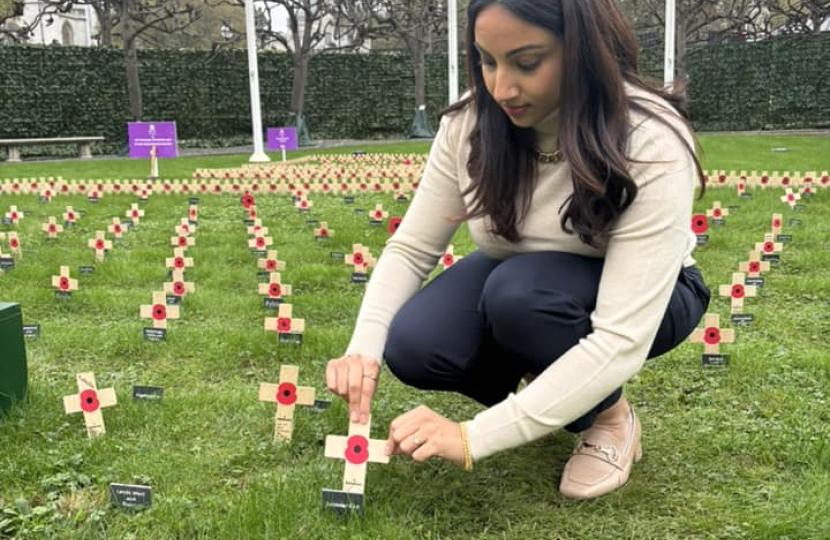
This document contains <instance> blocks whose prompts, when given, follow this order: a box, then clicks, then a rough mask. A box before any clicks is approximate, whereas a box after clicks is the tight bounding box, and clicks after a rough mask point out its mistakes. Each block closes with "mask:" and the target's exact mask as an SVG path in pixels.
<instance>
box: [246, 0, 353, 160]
mask: <svg viewBox="0 0 830 540" xmlns="http://www.w3.org/2000/svg"><path fill="white" fill-rule="evenodd" d="M264 4H265V7H264V9H262V10H260V11H259V13H258V14H257V40H258V44H259V46H260V47H262V48H267V47H269V46H271V45H276V46H277V47H279V48H281V49H282V50H284V51H285V52H287V53H288V55H289V57H290V58H291V65H292V68H293V81H292V83H291V104H290V110H289V116H288V122H287V123H288V125H292V126H296V127H297V132H298V139H299V143H300V144H301V145H308V144H311V137H310V136H309V133H308V126H307V124H306V122H305V119H304V118H303V108H304V106H305V91H306V86H307V82H308V66H309V62H310V61H311V58H312V57H313V56H314V55H316V54H319V53H321V52H334V51H347V50H354V49H356V48H358V47H360V46H361V45H362V43H363V37H362V36H360V35H358V34H357V33H356V32H355V31H354V28H353V27H351V26H349V25H347V21H346V20H344V19H341V18H339V17H338V16H337V10H336V4H335V2H334V1H332V0H265V1H264ZM280 14H282V15H284V16H285V18H286V20H287V27H286V28H284V29H283V28H275V19H279V18H280Z"/></svg>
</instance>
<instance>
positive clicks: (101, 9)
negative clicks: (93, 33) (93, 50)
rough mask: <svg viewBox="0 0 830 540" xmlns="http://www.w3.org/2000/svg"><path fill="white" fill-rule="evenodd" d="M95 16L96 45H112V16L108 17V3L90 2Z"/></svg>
mask: <svg viewBox="0 0 830 540" xmlns="http://www.w3.org/2000/svg"><path fill="white" fill-rule="evenodd" d="M92 7H93V9H94V10H95V16H96V17H98V28H99V30H98V46H99V47H112V18H111V17H110V13H109V9H110V3H109V2H104V3H103V4H98V3H95V4H92Z"/></svg>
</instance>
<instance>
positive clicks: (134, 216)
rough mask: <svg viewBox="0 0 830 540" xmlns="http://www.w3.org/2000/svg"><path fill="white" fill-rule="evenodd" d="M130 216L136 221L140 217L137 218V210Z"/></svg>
mask: <svg viewBox="0 0 830 540" xmlns="http://www.w3.org/2000/svg"><path fill="white" fill-rule="evenodd" d="M130 215H131V216H132V218H133V219H138V218H139V217H141V216H139V213H138V210H133V211H132V212H131V214H130Z"/></svg>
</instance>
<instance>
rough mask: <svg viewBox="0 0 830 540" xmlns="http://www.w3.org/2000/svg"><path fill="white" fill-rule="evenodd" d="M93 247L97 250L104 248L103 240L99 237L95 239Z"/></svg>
mask: <svg viewBox="0 0 830 540" xmlns="http://www.w3.org/2000/svg"><path fill="white" fill-rule="evenodd" d="M95 249H97V250H98V251H101V250H103V249H104V241H103V240H100V239H99V240H96V241H95Z"/></svg>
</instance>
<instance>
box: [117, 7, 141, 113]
mask: <svg viewBox="0 0 830 540" xmlns="http://www.w3.org/2000/svg"><path fill="white" fill-rule="evenodd" d="M125 3H126V2H125ZM122 20H123V21H124V25H123V31H124V67H125V68H126V70H127V94H128V95H129V97H130V116H131V117H132V119H133V121H135V122H141V120H142V118H143V116H144V114H143V110H144V105H143V103H142V99H141V81H140V80H139V78H138V51H137V50H136V49H137V47H136V41H135V38H136V36H135V34H134V33H133V29H132V27H131V26H130V20H129V16H127V17H125V18H124V19H122Z"/></svg>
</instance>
